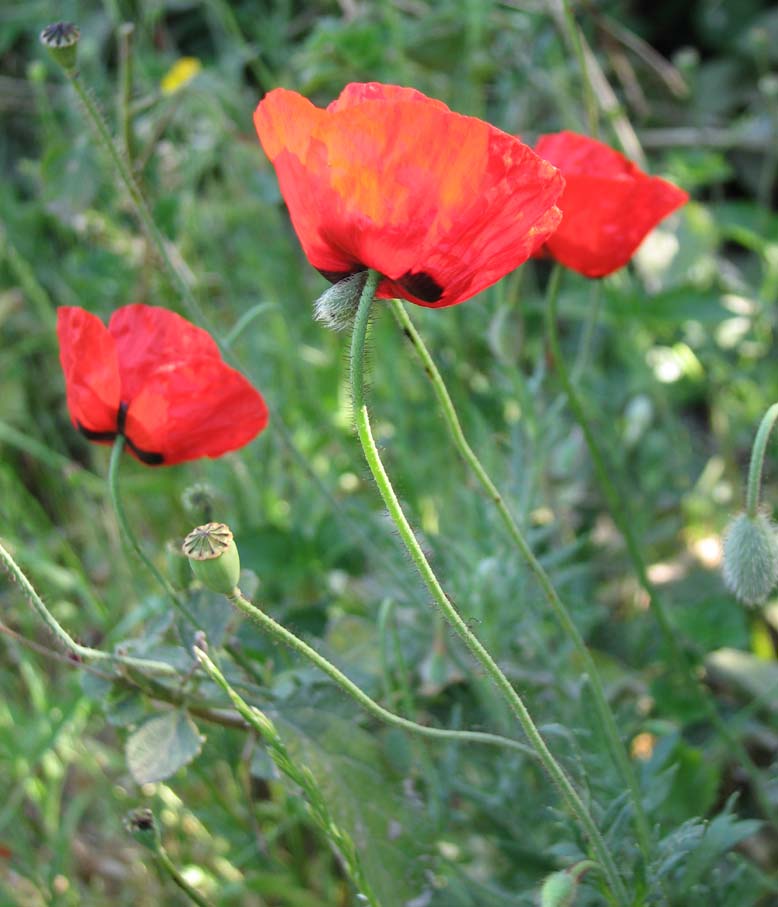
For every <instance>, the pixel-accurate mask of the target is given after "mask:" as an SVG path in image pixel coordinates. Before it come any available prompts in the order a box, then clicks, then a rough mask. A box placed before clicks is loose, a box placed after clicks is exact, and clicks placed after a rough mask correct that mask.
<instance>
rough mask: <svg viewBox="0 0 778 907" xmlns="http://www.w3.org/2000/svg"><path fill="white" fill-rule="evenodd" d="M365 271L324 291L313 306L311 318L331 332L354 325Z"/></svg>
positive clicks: (364, 279)
mask: <svg viewBox="0 0 778 907" xmlns="http://www.w3.org/2000/svg"><path fill="white" fill-rule="evenodd" d="M366 280H367V271H359V272H357V273H356V274H351V275H350V276H349V277H346V278H344V279H343V280H339V281H338V282H337V283H335V284H333V285H332V286H331V287H330V288H329V289H328V290H325V291H324V292H323V293H322V294H321V296H319V298H318V299H317V300H316V302H314V304H313V317H314V319H315V320H316V321H320V322H321V323H322V324H323V325H324V326H325V327H328V328H330V330H333V331H343V330H345V329H346V328H350V327H351V325H352V324H353V323H354V316H355V315H356V314H357V309H358V308H359V297H360V296H361V295H362V290H363V289H364V288H365V281H366Z"/></svg>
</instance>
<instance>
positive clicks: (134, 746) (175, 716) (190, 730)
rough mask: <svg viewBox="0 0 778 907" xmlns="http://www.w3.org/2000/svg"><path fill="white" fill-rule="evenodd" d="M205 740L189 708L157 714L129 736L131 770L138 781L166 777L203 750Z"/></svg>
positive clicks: (143, 781) (128, 758)
mask: <svg viewBox="0 0 778 907" xmlns="http://www.w3.org/2000/svg"><path fill="white" fill-rule="evenodd" d="M204 740H205V738H204V737H203V736H202V735H201V734H200V733H199V731H198V730H197V727H196V725H195V723H194V722H193V721H192V719H191V718H190V717H189V715H188V714H187V713H186V712H183V711H182V712H165V713H164V714H162V715H155V716H154V718H150V719H149V720H148V721H147V722H145V724H142V725H141V726H140V727H139V728H138V730H137V731H135V732H134V733H132V734H130V736H129V737H128V738H127V744H126V747H125V752H126V755H127V766H128V768H129V769H130V774H131V775H132V777H133V778H134V779H135V780H136V781H137V782H138V784H149V783H150V782H152V781H164V780H165V778H169V777H170V776H171V775H174V774H175V773H176V772H177V771H178V770H179V769H180V768H183V766H185V765H188V764H189V763H190V762H191V761H192V760H193V759H194V758H195V756H197V755H198V754H199V753H200V750H201V749H202V748H203V741H204Z"/></svg>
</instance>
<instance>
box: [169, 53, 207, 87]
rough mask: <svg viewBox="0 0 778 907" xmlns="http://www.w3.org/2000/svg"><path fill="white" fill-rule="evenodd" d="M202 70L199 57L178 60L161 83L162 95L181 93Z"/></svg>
mask: <svg viewBox="0 0 778 907" xmlns="http://www.w3.org/2000/svg"><path fill="white" fill-rule="evenodd" d="M202 68H203V64H202V63H201V62H200V61H199V60H198V59H197V57H181V59H180V60H176V62H175V63H174V64H173V65H172V66H171V67H170V69H169V70H168V71H167V72H166V73H165V75H164V76H163V77H162V81H161V82H160V83H159V87H160V88H161V89H162V94H175V93H176V92H177V91H180V90H181V89H182V88H183V87H184V86H185V85H188V84H189V83H190V82H191V81H192V79H193V78H194V77H195V76H196V75H197V73H198V72H200V70H201V69H202Z"/></svg>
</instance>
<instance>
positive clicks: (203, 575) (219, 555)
mask: <svg viewBox="0 0 778 907" xmlns="http://www.w3.org/2000/svg"><path fill="white" fill-rule="evenodd" d="M182 550H183V552H184V554H185V555H186V556H187V557H188V558H189V563H190V564H191V565H192V572H193V573H194V575H195V576H196V577H197V579H199V580H200V582H201V583H202V584H203V585H204V586H205V587H206V588H207V589H210V590H211V591H212V592H219V593H221V594H222V595H232V594H233V593H234V592H235V590H236V588H237V586H238V579H239V578H240V556H239V555H238V547H237V545H236V544H235V540H234V539H233V537H232V532H230V528H229V526H226V525H225V524H224V523H206V524H205V525H204V526H198V527H197V528H196V529H193V530H192V531H191V532H190V533H189V535H188V536H187V537H186V538H185V539H184V544H183V546H182Z"/></svg>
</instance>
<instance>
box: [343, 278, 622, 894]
mask: <svg viewBox="0 0 778 907" xmlns="http://www.w3.org/2000/svg"><path fill="white" fill-rule="evenodd" d="M380 279H381V275H380V274H378V273H377V272H376V271H373V270H371V271H369V272H368V277H367V281H366V283H365V287H364V290H363V291H362V296H361V298H360V302H359V308H358V310H357V314H356V318H355V320H354V331H353V334H352V339H351V388H352V398H353V403H354V418H355V421H356V427H357V434H358V435H359V440H360V442H361V444H362V450H363V451H364V454H365V458H366V460H367V463H368V466H369V467H370V471H371V473H372V474H373V478H374V479H375V482H376V485H377V486H378V490H379V492H380V493H381V497H382V498H383V501H384V504H385V505H386V507H387V509H388V511H389V514H390V516H391V518H392V520H393V522H394V524H395V526H396V527H397V530H398V532H399V535H400V538H401V539H402V541H403V543H404V544H405V547H406V549H407V550H408V553H409V554H410V556H411V559H412V560H413V562H414V565H415V566H416V569H417V570H418V572H419V574H420V575H421V577H422V579H423V580H424V583H425V585H426V586H427V589H428V590H429V592H430V594H431V596H432V598H433V600H434V602H435V604H436V605H437V607H438V609H439V610H440V612H441V613H442V614H443V616H444V617H445V619H446V620H447V621H448V623H449V624H450V625H451V626H452V627H453V628H454V630H455V631H456V633H457V635H458V636H459V637H460V638H461V639H462V641H463V642H464V643H465V645H466V646H467V647H468V649H469V650H470V652H471V653H472V655H473V656H474V658H475V659H476V660H477V661H478V663H479V664H480V665H481V666H482V667H483V668H484V670H485V671H486V673H487V674H488V675H489V677H491V679H492V680H493V681H494V683H495V684H496V686H497V688H498V689H499V690H500V692H501V693H502V694H503V696H504V697H505V699H506V700H507V702H508V704H509V705H510V707H511V710H512V711H513V713H514V714H515V715H516V717H517V718H518V720H519V723H520V724H521V727H522V729H523V731H524V733H525V735H526V737H527V739H528V740H529V742H530V745H531V746H532V748H533V749H534V750H535V752H536V753H537V755H538V758H539V759H540V761H541V763H542V764H543V767H544V768H545V770H546V772H547V773H548V775H549V777H550V778H551V780H552V781H553V782H554V784H555V785H556V786H557V788H558V790H559V792H560V793H561V795H562V797H563V799H564V801H565V802H566V804H567V806H568V808H569V810H570V812H571V813H572V814H573V815H574V816H575V818H576V819H577V821H578V823H579V825H580V826H581V828H582V830H583V832H584V834H585V835H586V837H587V838H588V839H589V842H590V844H591V846H592V849H593V850H594V852H595V853H596V855H597V859H598V860H599V862H600V863H601V864H602V867H603V871H604V874H605V877H606V879H607V883H608V886H609V887H610V889H611V892H612V893H613V895H614V896H615V898H616V901H617V902H618V903H620V904H623V905H626V904H627V903H628V901H629V899H628V896H627V892H626V889H625V887H624V883H623V882H622V880H621V877H620V876H619V873H618V870H617V869H616V864H615V862H614V860H613V857H612V855H611V853H610V850H609V848H608V845H607V844H606V843H605V840H604V838H603V837H602V834H601V832H600V830H599V828H598V827H597V825H596V824H595V822H594V819H593V818H592V816H591V814H590V812H589V810H588V808H587V807H586V805H585V803H584V802H583V800H582V799H581V796H580V795H579V794H578V792H577V791H576V789H575V787H574V786H573V784H572V782H571V781H570V779H569V778H568V777H567V774H566V773H565V772H564V770H563V769H562V767H561V766H560V765H559V763H558V762H557V761H556V759H555V758H554V756H553V754H552V753H551V751H550V750H549V748H548V746H547V745H546V742H545V740H544V739H543V737H542V736H541V734H540V732H539V731H538V729H537V727H536V726H535V723H534V721H533V720H532V717H531V715H530V713H529V711H528V709H527V707H526V706H525V704H524V701H523V700H522V698H521V697H520V696H519V694H518V693H517V692H516V690H515V689H514V688H513V686H512V684H511V682H510V681H509V680H508V678H507V677H506V676H505V674H504V673H503V671H502V670H501V669H500V667H499V666H498V665H497V663H496V662H495V661H494V659H493V658H492V656H491V655H490V654H489V652H488V651H487V650H486V649H485V648H484V646H483V645H482V644H481V643H480V641H479V640H478V639H477V638H476V636H475V635H474V634H473V633H472V631H471V630H470V628H469V627H468V626H467V623H466V622H465V621H464V620H463V619H462V617H461V616H460V614H459V612H458V611H457V609H456V608H455V607H454V605H453V604H452V603H451V602H450V601H449V599H448V596H447V595H446V593H445V591H444V590H443V587H442V586H441V585H440V582H439V580H438V578H437V576H436V575H435V573H434V571H433V569H432V567H431V566H430V563H429V561H428V560H427V558H426V556H425V554H424V552H423V551H422V548H421V545H420V544H419V542H418V540H417V538H416V536H415V534H414V532H413V529H412V528H411V526H410V523H409V522H408V520H407V518H406V516H405V514H404V513H403V510H402V507H401V506H400V502H399V500H398V499H397V495H396V494H395V491H394V488H393V487H392V484H391V481H390V480H389V476H388V475H387V473H386V470H385V469H384V465H383V462H382V461H381V457H380V455H379V453H378V448H377V447H376V444H375V440H374V439H373V434H372V430H371V427H370V418H369V415H368V411H367V405H366V402H365V390H364V358H365V357H364V352H365V338H366V335H367V328H368V322H369V318H370V312H371V308H372V305H373V301H374V297H375V291H376V288H377V286H378V283H379V281H380Z"/></svg>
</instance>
